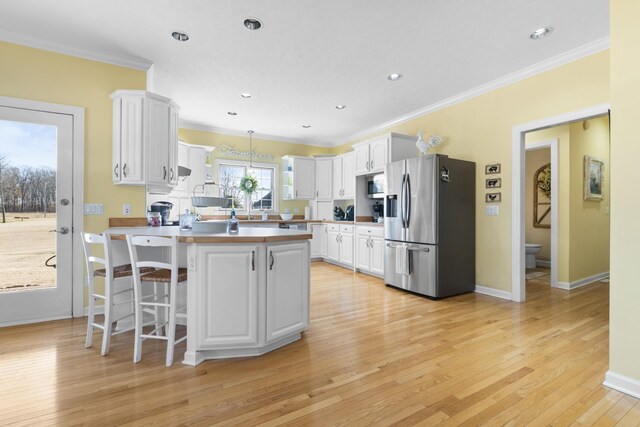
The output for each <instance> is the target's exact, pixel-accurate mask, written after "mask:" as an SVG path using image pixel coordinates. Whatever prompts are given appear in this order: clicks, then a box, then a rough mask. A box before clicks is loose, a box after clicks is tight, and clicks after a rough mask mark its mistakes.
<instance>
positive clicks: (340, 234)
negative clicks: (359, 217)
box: [327, 224, 353, 266]
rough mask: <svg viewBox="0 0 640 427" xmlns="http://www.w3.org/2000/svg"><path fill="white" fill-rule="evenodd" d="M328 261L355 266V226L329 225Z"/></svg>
mask: <svg viewBox="0 0 640 427" xmlns="http://www.w3.org/2000/svg"><path fill="white" fill-rule="evenodd" d="M327 259H329V260H331V261H335V262H338V263H340V264H344V265H347V266H352V265H353V225H346V224H328V225H327Z"/></svg>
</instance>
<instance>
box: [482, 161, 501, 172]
mask: <svg viewBox="0 0 640 427" xmlns="http://www.w3.org/2000/svg"><path fill="white" fill-rule="evenodd" d="M484 173H485V174H486V175H491V174H494V173H500V163H492V164H489V165H486V166H485V167H484Z"/></svg>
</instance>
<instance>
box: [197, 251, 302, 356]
mask: <svg viewBox="0 0 640 427" xmlns="http://www.w3.org/2000/svg"><path fill="white" fill-rule="evenodd" d="M257 257H258V247H257V246H229V245H227V246H202V247H200V248H198V254H197V259H196V272H195V274H197V276H198V277H197V279H196V283H200V284H201V286H200V287H199V289H198V291H199V292H200V294H199V299H198V304H199V310H197V311H198V316H200V317H201V318H200V319H196V322H197V323H198V324H199V325H202V327H201V328H200V330H199V331H198V332H199V336H198V337H197V341H198V343H197V347H198V348H202V349H225V348H238V347H243V346H247V347H252V346H257V345H258V341H259V325H260V324H264V323H263V322H259V319H258V315H259V313H260V311H259V310H258V301H259V298H260V297H259V292H258V262H257ZM262 265H263V266H264V264H262ZM262 268H264V267H262ZM296 283H298V282H296Z"/></svg>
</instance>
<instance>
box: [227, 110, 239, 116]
mask: <svg viewBox="0 0 640 427" xmlns="http://www.w3.org/2000/svg"><path fill="white" fill-rule="evenodd" d="M227 114H228V115H230V116H237V115H238V113H236V112H235V111H227Z"/></svg>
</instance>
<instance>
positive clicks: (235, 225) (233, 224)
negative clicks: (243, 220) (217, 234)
mask: <svg viewBox="0 0 640 427" xmlns="http://www.w3.org/2000/svg"><path fill="white" fill-rule="evenodd" d="M239 229H240V221H238V218H236V208H235V207H232V208H231V218H229V220H228V221H227V233H230V234H235V233H237V232H238V230H239Z"/></svg>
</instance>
